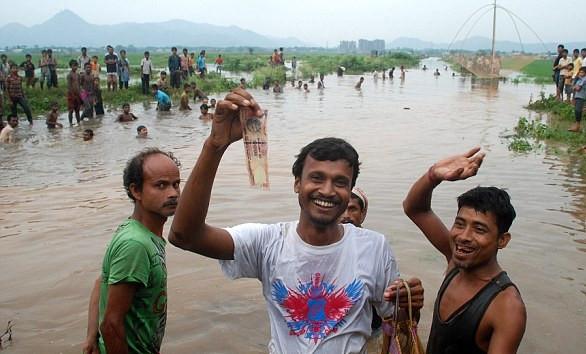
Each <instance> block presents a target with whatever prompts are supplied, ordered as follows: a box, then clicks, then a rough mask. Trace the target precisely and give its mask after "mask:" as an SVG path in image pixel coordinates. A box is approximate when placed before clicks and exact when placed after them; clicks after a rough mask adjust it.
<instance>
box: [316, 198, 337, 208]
mask: <svg viewBox="0 0 586 354" xmlns="http://www.w3.org/2000/svg"><path fill="white" fill-rule="evenodd" d="M313 202H314V203H315V204H317V205H319V206H321V207H324V208H331V207H333V206H334V203H332V202H326V201H325V200H319V199H314V200H313Z"/></svg>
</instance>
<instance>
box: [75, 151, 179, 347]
mask: <svg viewBox="0 0 586 354" xmlns="http://www.w3.org/2000/svg"><path fill="white" fill-rule="evenodd" d="M178 166H179V161H177V159H175V157H174V156H173V155H172V154H171V153H165V152H162V151H160V150H158V149H146V150H143V151H142V152H140V153H139V154H137V155H136V156H134V157H133V158H132V159H130V161H128V164H127V165H126V168H125V169H124V188H125V189H126V193H127V194H128V197H129V198H130V199H131V200H132V201H133V203H134V212H133V213H132V216H131V217H130V218H129V219H127V220H125V221H124V222H123V223H122V224H121V225H120V226H119V227H118V229H117V230H116V232H115V233H114V236H113V238H112V241H111V242H110V244H109V245H108V247H107V249H106V254H105V255H104V260H103V262H102V274H101V276H100V277H99V278H98V279H97V280H96V283H95V286H94V289H93V291H92V294H91V298H90V305H89V311H88V334H87V338H86V342H85V343H84V346H83V352H84V353H87V354H98V353H102V354H104V353H107V354H118V353H140V354H146V353H159V352H160V349H161V342H162V341H163V335H164V333H165V324H166V320H167V268H166V265H165V244H166V241H165V239H164V238H163V237H162V234H163V225H164V224H165V222H166V221H167V218H168V217H169V216H171V215H173V214H174V213H175V208H176V207H177V200H178V198H179V194H180V190H179V183H180V179H179V168H178ZM98 328H99V331H98ZM98 332H99V333H98Z"/></svg>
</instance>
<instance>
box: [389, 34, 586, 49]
mask: <svg viewBox="0 0 586 354" xmlns="http://www.w3.org/2000/svg"><path fill="white" fill-rule="evenodd" d="M562 43H563V42H562ZM544 44H545V48H544V45H542V44H541V43H523V49H524V51H525V52H527V53H545V52H547V51H550V52H555V50H556V48H557V45H558V44H559V43H544ZM564 45H565V46H566V48H568V49H569V50H570V51H571V50H572V49H574V48H586V42H569V43H564ZM448 46H449V43H434V42H429V41H422V40H420V39H417V38H409V37H399V38H397V39H395V40H392V41H390V42H387V48H389V49H395V48H410V49H415V50H424V49H447V48H448ZM491 46H492V42H491V40H490V38H486V37H470V38H467V39H464V40H459V41H456V42H454V43H453V44H452V46H451V49H463V50H472V51H476V50H490V48H491ZM495 47H496V49H497V50H498V51H502V52H513V51H516V52H519V51H521V44H520V43H519V42H515V41H499V40H497V41H496V43H495Z"/></svg>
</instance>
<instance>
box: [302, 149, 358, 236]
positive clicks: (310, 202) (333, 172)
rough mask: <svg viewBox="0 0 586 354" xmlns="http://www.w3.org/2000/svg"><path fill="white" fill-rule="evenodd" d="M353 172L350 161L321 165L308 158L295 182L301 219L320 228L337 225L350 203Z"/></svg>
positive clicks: (329, 162)
mask: <svg viewBox="0 0 586 354" xmlns="http://www.w3.org/2000/svg"><path fill="white" fill-rule="evenodd" d="M352 176H353V171H352V167H350V165H349V163H348V162H347V161H346V160H343V159H340V160H336V161H318V160H316V159H314V158H313V157H311V155H308V156H307V157H306V158H305V163H304V165H303V171H302V173H301V177H297V178H295V185H294V189H295V193H297V194H298V199H299V206H300V207H301V215H300V219H306V220H307V221H309V222H310V223H311V224H313V225H315V226H316V227H319V228H324V227H327V226H331V225H336V224H337V222H338V219H339V217H340V215H342V213H344V211H345V210H346V206H347V205H348V200H349V199H350V192H351V188H352V186H351V184H352Z"/></svg>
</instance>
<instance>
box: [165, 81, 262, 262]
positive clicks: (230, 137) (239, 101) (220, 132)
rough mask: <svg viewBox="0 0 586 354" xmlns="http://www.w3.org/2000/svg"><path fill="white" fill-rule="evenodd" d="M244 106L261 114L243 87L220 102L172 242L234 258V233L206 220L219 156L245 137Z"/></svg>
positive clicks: (180, 207)
mask: <svg viewBox="0 0 586 354" xmlns="http://www.w3.org/2000/svg"><path fill="white" fill-rule="evenodd" d="M242 107H248V108H250V109H252V110H253V111H255V112H257V114H259V115H261V114H262V111H261V109H260V107H259V106H258V104H257V103H256V102H255V101H254V99H253V98H252V96H251V95H250V94H249V93H248V92H246V91H245V90H242V89H236V90H234V91H232V93H230V94H228V95H227V96H226V98H225V100H223V101H220V102H219V103H218V104H217V108H216V111H215V113H214V117H213V121H212V131H211V134H210V136H209V137H208V138H207V139H206V141H205V142H204V144H203V148H202V150H201V153H200V155H199V157H198V159H197V162H196V163H195V166H194V167H193V170H192V171H191V175H190V176H189V179H188V180H187V182H186V184H185V187H184V189H183V193H182V194H181V197H180V198H179V205H178V206H177V210H176V212H175V218H174V219H173V224H172V225H171V231H170V232H169V242H171V243H172V244H173V245H175V246H177V247H179V248H182V249H184V250H188V251H191V252H195V253H198V254H201V255H203V256H206V257H211V258H216V259H233V258H234V242H233V241H232V237H231V236H230V235H229V234H228V232H227V231H226V230H224V229H221V228H218V227H214V226H210V225H208V224H206V222H205V221H206V216H207V213H208V207H209V203H210V195H211V192H212V186H213V184H214V179H215V177H216V172H217V170H218V165H219V164H220V160H221V159H222V156H223V155H224V152H225V151H226V149H227V148H228V146H230V144H231V143H233V142H235V141H237V140H239V139H241V138H242V127H241V125H240V116H239V110H240V108H242Z"/></svg>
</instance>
